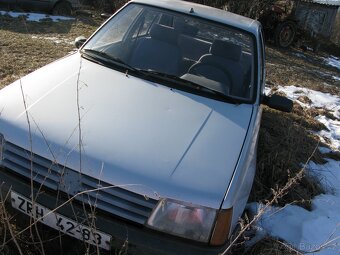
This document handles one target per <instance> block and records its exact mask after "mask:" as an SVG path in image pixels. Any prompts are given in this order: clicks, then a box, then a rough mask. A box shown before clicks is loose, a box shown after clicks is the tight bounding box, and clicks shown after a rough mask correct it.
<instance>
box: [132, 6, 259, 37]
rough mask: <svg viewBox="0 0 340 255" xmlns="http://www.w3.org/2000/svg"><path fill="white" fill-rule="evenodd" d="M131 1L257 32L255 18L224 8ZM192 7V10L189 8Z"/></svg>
mask: <svg viewBox="0 0 340 255" xmlns="http://www.w3.org/2000/svg"><path fill="white" fill-rule="evenodd" d="M131 2H133V3H140V4H146V5H151V6H155V7H160V8H165V9H168V10H172V11H177V12H181V13H185V14H190V15H194V16H197V17H202V18H205V19H209V20H213V21H216V22H219V23H223V24H226V25H230V26H233V27H237V28H240V29H243V30H246V31H248V32H250V33H252V34H255V35H256V34H257V31H258V29H259V27H260V23H259V22H258V21H256V20H253V19H250V18H247V17H244V16H241V15H238V14H235V13H231V12H228V11H225V10H221V9H217V8H213V7H210V6H205V5H201V4H196V3H192V2H187V1H180V0H132V1H131ZM191 9H193V12H191V11H190V10H191Z"/></svg>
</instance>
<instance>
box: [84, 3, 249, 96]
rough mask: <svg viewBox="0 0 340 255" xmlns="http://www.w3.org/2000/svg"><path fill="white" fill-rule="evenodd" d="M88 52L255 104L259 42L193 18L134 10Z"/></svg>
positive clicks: (151, 9) (146, 8)
mask: <svg viewBox="0 0 340 255" xmlns="http://www.w3.org/2000/svg"><path fill="white" fill-rule="evenodd" d="M82 52H84V53H85V54H86V53H88V54H89V55H91V56H92V57H96V56H97V57H99V58H101V59H103V58H106V59H107V60H111V61H116V62H117V63H119V64H120V65H124V66H125V67H128V68H129V70H135V71H136V70H138V71H142V72H144V73H149V74H150V75H159V76H163V77H167V78H168V79H169V78H176V79H174V82H178V81H180V80H183V81H186V82H187V84H189V83H190V84H197V85H199V86H197V88H201V89H202V88H206V89H207V90H210V91H214V92H217V93H219V94H223V95H225V96H227V97H232V98H235V99H241V100H243V101H250V100H251V99H252V96H253V90H254V73H255V70H254V40H253V38H252V37H251V36H250V35H249V34H248V33H246V32H243V31H242V30H240V29H235V28H232V27H230V26H227V25H223V24H220V23H216V22H212V21H209V20H206V19H202V18H197V17H195V16H193V15H190V14H181V13H178V12H172V11H169V10H165V9H161V8H156V7H151V6H147V5H142V4H129V5H127V6H126V7H125V8H124V9H122V10H121V11H120V12H119V13H118V14H116V15H115V16H114V17H113V18H112V19H111V20H109V21H108V22H107V23H106V24H105V26H103V27H102V28H101V29H100V30H99V31H98V32H97V33H96V34H95V35H94V36H93V37H92V38H91V39H90V40H89V42H88V43H87V44H86V45H85V46H84V47H83V49H82Z"/></svg>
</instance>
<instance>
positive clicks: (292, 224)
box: [248, 159, 340, 255]
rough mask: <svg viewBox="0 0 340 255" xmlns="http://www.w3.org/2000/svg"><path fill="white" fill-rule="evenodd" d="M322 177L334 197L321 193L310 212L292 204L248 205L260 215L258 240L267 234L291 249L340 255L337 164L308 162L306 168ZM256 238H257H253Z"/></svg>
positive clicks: (326, 254)
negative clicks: (276, 205) (283, 205)
mask: <svg viewBox="0 0 340 255" xmlns="http://www.w3.org/2000/svg"><path fill="white" fill-rule="evenodd" d="M306 169H307V170H308V171H310V172H311V173H312V174H313V173H316V174H317V176H319V178H320V177H322V178H323V179H322V180H321V183H322V184H324V185H326V186H331V187H332V188H333V190H334V194H322V195H319V196H317V197H315V198H314V199H313V201H312V210H311V211H307V210H306V209H304V208H302V207H300V206H296V205H286V206H285V207H283V208H279V207H267V208H266V207H265V206H264V205H263V204H257V203H252V204H250V205H249V206H248V209H249V210H250V211H251V213H252V214H254V215H255V214H257V213H261V212H262V213H263V214H262V217H261V218H260V219H259V220H258V221H257V223H256V228H257V229H259V230H260V231H259V235H260V237H263V236H264V235H270V236H272V237H275V238H279V239H282V240H285V242H287V243H288V244H289V245H291V246H292V247H293V248H294V249H297V250H299V251H301V252H308V253H311V252H312V254H315V255H316V254H317V255H333V254H340V245H339V243H340V213H339V212H340V162H339V161H335V160H331V159H329V160H328V162H327V163H326V164H325V165H317V164H315V163H314V162H310V163H309V164H308V166H307V168H306ZM256 239H258V237H257V238H256Z"/></svg>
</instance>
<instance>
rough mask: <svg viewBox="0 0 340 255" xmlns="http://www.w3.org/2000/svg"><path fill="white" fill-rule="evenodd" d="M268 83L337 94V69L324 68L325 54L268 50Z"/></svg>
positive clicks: (291, 49) (270, 48)
mask: <svg viewBox="0 0 340 255" xmlns="http://www.w3.org/2000/svg"><path fill="white" fill-rule="evenodd" d="M266 53H267V63H266V68H267V83H268V84H277V85H281V86H290V85H295V86H298V87H305V88H309V89H313V90H318V91H321V92H326V93H331V94H333V95H340V81H339V80H336V79H335V78H334V77H338V76H339V69H337V68H336V67H332V66H327V65H325V60H324V57H326V55H325V54H323V53H320V54H315V53H312V52H309V51H301V50H299V49H294V48H290V49H289V50H281V49H277V48H272V47H267V48H266Z"/></svg>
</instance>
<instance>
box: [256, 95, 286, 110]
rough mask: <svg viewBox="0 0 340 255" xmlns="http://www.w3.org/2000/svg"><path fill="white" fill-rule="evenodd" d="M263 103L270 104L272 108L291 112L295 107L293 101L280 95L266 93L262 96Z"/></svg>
mask: <svg viewBox="0 0 340 255" xmlns="http://www.w3.org/2000/svg"><path fill="white" fill-rule="evenodd" d="M262 103H263V104H265V105H267V106H269V107H270V108H273V109H276V110H279V111H283V112H291V111H292V109H293V101H292V100H290V99H288V98H286V97H283V96H279V95H272V96H266V95H265V96H263V98H262Z"/></svg>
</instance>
